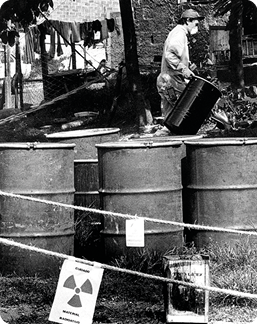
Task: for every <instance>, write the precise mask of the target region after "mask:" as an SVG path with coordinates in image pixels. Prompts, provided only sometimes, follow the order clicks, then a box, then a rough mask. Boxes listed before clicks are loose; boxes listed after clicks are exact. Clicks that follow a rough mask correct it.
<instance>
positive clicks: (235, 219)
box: [184, 138, 257, 248]
mask: <svg viewBox="0 0 257 324" xmlns="http://www.w3.org/2000/svg"><path fill="white" fill-rule="evenodd" d="M185 144H186V151H187V160H188V166H189V170H190V172H189V174H188V179H187V184H186V188H187V199H188V200H187V203H186V206H187V210H186V211H185V213H184V215H185V218H184V221H185V222H186V223H191V224H200V225H206V226H212V227H221V228H226V229H237V230H244V231H249V230H250V231H251V230H255V229H256V225H257V223H256V209H257V164H256V155H257V139H256V138H252V139H244V138H218V139H217V138H214V139H209V138H208V139H201V140H198V141H189V142H185ZM242 238H247V236H246V235H241V236H239V235H236V234H230V233H229V234H227V233H222V232H213V231H207V230H190V231H188V240H189V241H193V242H194V243H195V245H196V246H197V247H198V248H201V247H204V246H205V245H209V244H211V243H218V244H221V243H222V244H223V243H226V244H234V243H235V242H238V241H239V240H242Z"/></svg>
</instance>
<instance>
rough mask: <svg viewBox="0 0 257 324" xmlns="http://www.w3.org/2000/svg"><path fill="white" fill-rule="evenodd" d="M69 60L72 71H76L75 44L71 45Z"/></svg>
mask: <svg viewBox="0 0 257 324" xmlns="http://www.w3.org/2000/svg"><path fill="white" fill-rule="evenodd" d="M71 58H72V69H73V70H76V68H77V63H76V49H75V43H71Z"/></svg>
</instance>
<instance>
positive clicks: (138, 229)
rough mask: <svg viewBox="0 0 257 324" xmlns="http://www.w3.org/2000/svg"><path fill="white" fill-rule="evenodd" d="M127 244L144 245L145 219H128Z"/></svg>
mask: <svg viewBox="0 0 257 324" xmlns="http://www.w3.org/2000/svg"><path fill="white" fill-rule="evenodd" d="M126 246H127V247H144V246H145V233H144V219H143V218H138V219H126Z"/></svg>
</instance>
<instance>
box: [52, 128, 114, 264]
mask: <svg viewBox="0 0 257 324" xmlns="http://www.w3.org/2000/svg"><path fill="white" fill-rule="evenodd" d="M47 137H48V139H51V140H54V141H59V142H65V143H75V144H76V147H75V160H74V185H75V205H76V206H83V207H91V208H97V209H98V208H99V207H100V198H99V192H98V189H99V177H98V157H97V148H96V147H95V145H96V144H101V143H105V142H113V141H117V140H119V137H120V129H119V128H95V129H82V130H74V131H67V132H59V133H53V134H49V135H48V136H47ZM101 218H102V217H101V216H100V215H97V214H95V213H89V212H84V211H79V210H75V224H76V234H75V256H77V257H82V256H83V257H86V258H88V259H92V260H96V259H97V258H99V259H100V258H101V257H100V250H101V242H100V230H101V229H102V219H101Z"/></svg>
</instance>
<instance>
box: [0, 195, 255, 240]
mask: <svg viewBox="0 0 257 324" xmlns="http://www.w3.org/2000/svg"><path fill="white" fill-rule="evenodd" d="M0 196H6V197H12V198H17V199H24V200H30V201H35V202H39V203H44V204H47V205H53V206H59V207H64V208H71V209H75V210H81V211H85V212H92V213H97V214H102V215H105V216H113V217H120V218H124V219H128V218H129V219H138V218H140V219H143V220H144V221H147V222H153V223H159V224H167V225H174V226H180V227H187V228H190V229H198V230H206V231H212V232H223V233H232V234H240V235H248V236H251V235H252V236H257V231H248V230H236V229H229V228H221V227H216V226H206V225H196V224H188V223H183V222H176V221H170V220H161V219H155V218H149V217H143V216H142V217H141V216H138V215H130V214H122V213H117V212H112V211H106V210H100V209H95V208H89V207H82V206H75V205H69V204H64V203H60V202H54V201H50V200H44V199H39V198H35V197H29V196H24V195H18V194H14V193H10V192H4V191H1V190H0Z"/></svg>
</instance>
